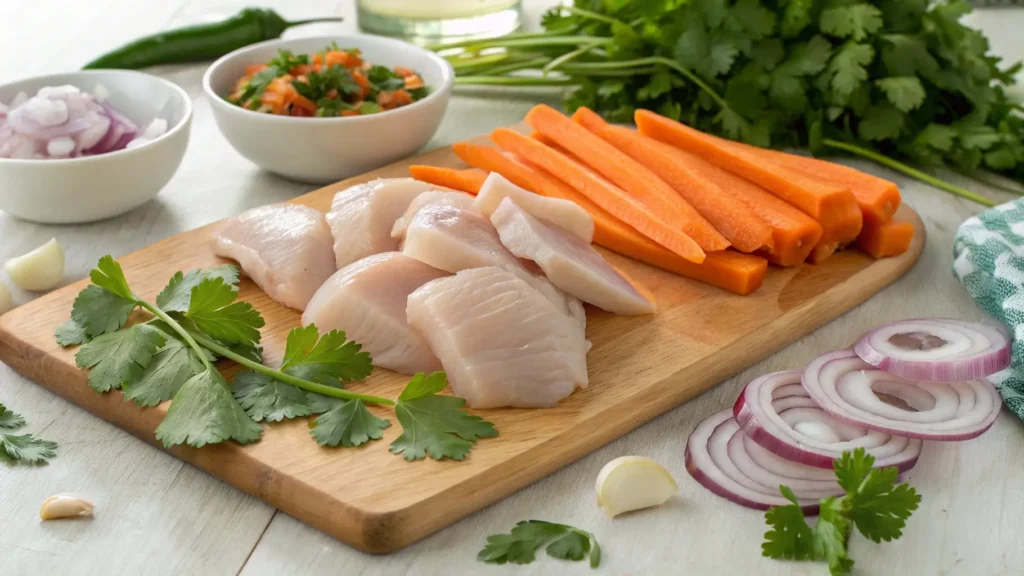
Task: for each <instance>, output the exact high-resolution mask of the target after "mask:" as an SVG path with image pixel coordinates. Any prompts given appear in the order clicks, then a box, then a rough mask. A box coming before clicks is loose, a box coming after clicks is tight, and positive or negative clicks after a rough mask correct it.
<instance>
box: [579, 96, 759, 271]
mask: <svg viewBox="0 0 1024 576" xmlns="http://www.w3.org/2000/svg"><path fill="white" fill-rule="evenodd" d="M572 119H573V120H574V121H576V122H577V123H579V124H581V125H582V126H583V127H584V128H586V129H587V130H590V131H591V132H593V133H594V134H596V135H598V136H600V137H601V138H603V139H604V140H605V141H607V142H608V143H609V144H611V145H613V146H615V147H616V148H618V149H619V150H621V151H622V152H625V153H626V154H628V155H629V156H631V157H633V159H634V160H636V161H637V162H639V163H641V164H643V165H644V166H646V167H647V168H649V169H650V170H651V171H652V172H654V173H655V174H657V175H658V176H659V177H660V178H661V179H662V180H664V181H665V182H667V183H668V185H669V186H671V187H672V188H673V189H674V190H675V191H676V192H677V193H678V194H679V195H680V196H682V197H683V199H685V200H686V201H687V202H689V203H690V204H691V205H692V206H693V207H694V208H696V209H697V211H698V212H700V214H701V215H702V216H704V217H705V218H706V219H707V220H708V221H709V222H711V224H712V225H713V226H714V227H715V229H716V230H718V231H719V232H720V233H721V234H722V235H723V236H725V238H726V239H727V240H729V242H730V243H732V245H733V246H734V247H735V248H736V249H737V250H739V251H740V252H748V253H749V252H754V251H757V250H760V249H761V248H771V247H772V245H773V242H772V229H771V226H769V225H768V224H767V223H766V222H765V221H764V220H762V219H761V218H760V217H759V216H758V215H757V214H755V213H754V212H753V211H752V210H751V209H750V208H749V207H747V206H746V205H745V204H743V203H740V202H736V200H735V199H734V198H732V196H731V195H730V194H727V193H725V192H723V191H722V189H721V188H720V187H719V186H718V184H717V183H715V182H714V181H712V180H709V179H707V178H706V177H704V175H702V174H700V173H698V172H697V171H695V170H694V169H692V168H691V167H690V165H691V164H692V163H693V162H703V160H700V159H699V158H695V157H693V156H691V155H688V154H686V153H685V152H683V151H681V150H679V149H678V148H673V147H672V146H669V145H667V144H663V143H661V142H658V141H657V140H652V139H651V138H647V137H646V136H641V135H640V134H638V133H637V132H636V131H635V130H630V129H629V128H624V127H622V126H613V125H611V124H608V123H607V122H605V121H604V119H603V118H601V117H600V116H598V115H597V114H596V113H595V112H593V111H591V110H590V109H589V108H580V109H578V110H577V111H576V113H575V114H573V117H572Z"/></svg>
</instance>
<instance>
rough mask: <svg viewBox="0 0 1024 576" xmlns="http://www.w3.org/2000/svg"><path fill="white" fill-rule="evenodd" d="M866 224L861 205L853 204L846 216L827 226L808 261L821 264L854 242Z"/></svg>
mask: <svg viewBox="0 0 1024 576" xmlns="http://www.w3.org/2000/svg"><path fill="white" fill-rule="evenodd" d="M863 224H864V215H863V213H861V209H860V206H859V205H852V206H849V207H848V208H847V213H846V218H845V219H843V220H841V221H838V222H835V223H833V225H832V227H830V228H826V229H825V231H824V232H823V233H822V235H821V240H819V241H818V244H817V245H816V246H815V247H814V250H811V253H810V254H808V255H807V261H808V262H810V263H811V264H821V263H822V262H824V261H825V260H828V258H829V257H830V256H832V255H833V254H835V253H836V251H837V250H839V249H840V248H844V247H845V246H846V245H847V244H851V243H853V241H854V240H856V239H857V235H858V234H860V231H861V228H863Z"/></svg>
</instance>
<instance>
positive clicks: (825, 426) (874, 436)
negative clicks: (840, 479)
mask: <svg viewBox="0 0 1024 576" xmlns="http://www.w3.org/2000/svg"><path fill="white" fill-rule="evenodd" d="M801 376H802V372H799V371H795V370H794V371H787V372H774V373H772V374H765V375H764V376H761V377H759V378H756V379H754V380H753V381H751V382H750V383H749V384H747V385H746V387H745V388H744V389H743V392H741V393H740V396H739V398H737V399H736V404H735V405H734V406H733V417H734V418H735V419H736V421H737V422H738V423H739V425H740V426H741V427H742V428H743V431H744V433H745V434H746V436H747V437H748V438H749V439H750V440H749V443H750V444H754V443H756V444H758V445H759V446H757V447H758V448H761V449H762V450H765V449H766V452H767V453H768V454H770V455H771V456H775V457H776V458H778V459H779V460H781V461H782V462H787V461H791V462H798V463H800V464H806V465H808V466H814V467H817V468H824V469H827V470H828V472H826V473H824V477H826V478H833V475H832V472H831V470H832V463H833V462H834V461H835V460H836V459H838V458H840V457H841V456H842V454H843V452H846V451H852V450H854V449H856V448H864V449H865V450H866V451H867V453H868V454H871V455H872V456H874V457H875V466H878V467H888V466H895V467H896V468H897V469H899V471H900V472H905V471H907V470H910V469H911V468H913V467H914V464H916V463H917V458H918V456H920V455H921V441H920V440H912V439H909V438H904V437H902V436H893V435H890V434H885V433H882V432H878V431H875V430H869V429H867V428H865V427H863V426H859V425H854V424H850V423H847V422H845V421H842V420H838V419H836V418H834V417H832V416H831V415H829V414H828V413H827V412H825V411H824V410H822V409H821V407H819V406H818V404H817V403H815V401H814V400H812V399H811V397H810V396H809V395H808V394H807V392H806V391H805V390H804V388H803V386H801V384H800V379H801ZM762 447H763V448H762ZM747 451H748V452H750V453H751V456H754V455H755V454H758V453H757V451H756V450H751V449H749V448H748V450H747ZM772 463H773V462H769V461H768V460H767V459H765V458H764V457H763V455H762V460H761V461H759V464H760V465H762V466H763V467H766V468H767V467H769V466H770V465H771V464H772Z"/></svg>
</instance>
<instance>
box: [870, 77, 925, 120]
mask: <svg viewBox="0 0 1024 576" xmlns="http://www.w3.org/2000/svg"><path fill="white" fill-rule="evenodd" d="M875 84H876V85H877V86H878V87H879V88H881V89H882V92H885V97H886V98H888V100H889V103H891V104H892V105H893V106H895V107H896V109H897V110H899V111H900V112H910V111H911V110H914V109H915V108H918V107H920V106H921V104H923V103H924V100H925V98H927V95H926V94H925V92H924V86H922V85H921V80H920V79H918V78H917V76H896V77H892V78H880V79H878V80H875Z"/></svg>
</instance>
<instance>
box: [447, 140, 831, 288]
mask: <svg viewBox="0 0 1024 576" xmlns="http://www.w3.org/2000/svg"><path fill="white" fill-rule="evenodd" d="M452 149H453V150H454V151H455V154H456V155H458V157H459V158H461V159H462V161H463V162H465V163H466V164H469V165H470V166H473V167H474V168H480V169H482V170H487V171H488V172H497V173H498V174H501V175H502V176H504V177H505V178H508V179H509V181H510V182H512V183H513V184H515V185H516V186H519V187H521V188H525V189H527V190H530V191H531V192H533V193H535V194H540V195H541V196H548V197H550V198H561V199H563V200H569V201H570V202H575V203H576V204H578V205H579V206H580V207H582V208H583V209H584V210H586V211H587V212H588V213H589V214H590V215H591V216H592V217H593V218H594V243H595V244H598V245H600V246H603V247H605V248H607V249H609V250H612V251H613V252H618V253H619V254H622V255H623V256H628V257H630V258H633V259H634V260H638V261H640V262H643V263H645V264H649V265H651V266H654V267H656V268H661V269H662V270H667V271H669V272H674V273H676V274H679V275H681V276H686V277H687V278H693V279H695V280H700V281H701V282H705V283H707V284H711V285H712V286H717V287H718V288H722V289H723V290H728V291H730V292H733V293H735V294H740V295H746V294H750V293H751V292H754V291H755V290H757V289H758V288H760V287H761V283H762V282H763V281H764V275H765V272H766V270H767V268H768V263H767V262H766V261H765V260H764V259H763V258H759V257H756V256H748V255H744V254H739V253H736V252H731V251H728V250H726V251H724V252H708V253H707V254H706V255H705V258H704V262H702V263H701V264H694V263H692V262H690V261H689V260H685V259H683V258H680V257H679V256H678V255H676V254H674V253H673V252H671V251H669V250H666V249H665V248H663V247H661V246H659V245H658V244H657V243H656V242H654V241H652V240H651V239H649V238H647V237H646V236H644V235H643V234H640V233H639V232H637V231H636V229H635V228H633V227H631V226H629V225H628V224H626V223H624V222H622V221H621V220H619V219H618V218H616V217H614V216H612V215H611V214H609V213H608V212H607V211H606V210H604V209H603V208H601V207H600V206H598V205H597V204H595V203H593V202H591V201H590V199H589V198H587V197H586V196H584V195H583V194H580V193H579V192H577V191H576V190H573V189H572V188H570V187H569V186H568V185H566V184H565V183H563V182H562V181H561V180H558V179H557V178H555V177H554V176H551V175H550V174H548V173H546V172H544V171H542V170H541V169H539V168H535V167H533V166H530V165H529V164H527V163H526V162H525V161H523V160H520V159H519V158H516V157H514V156H513V155H510V154H509V153H507V152H505V153H502V152H501V151H500V150H498V149H497V148H491V147H488V146H479V145H476V144H469V143H467V142H458V143H456V144H454V145H453V146H452ZM765 194H767V192H765ZM769 196H770V194H769ZM773 198H774V197H773ZM779 202H781V200H779ZM793 210H794V211H796V212H799V211H798V210H796V209H795V208H793ZM805 218H806V216H805ZM808 220H810V219H809V218H808ZM812 222H813V221H812Z"/></svg>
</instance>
